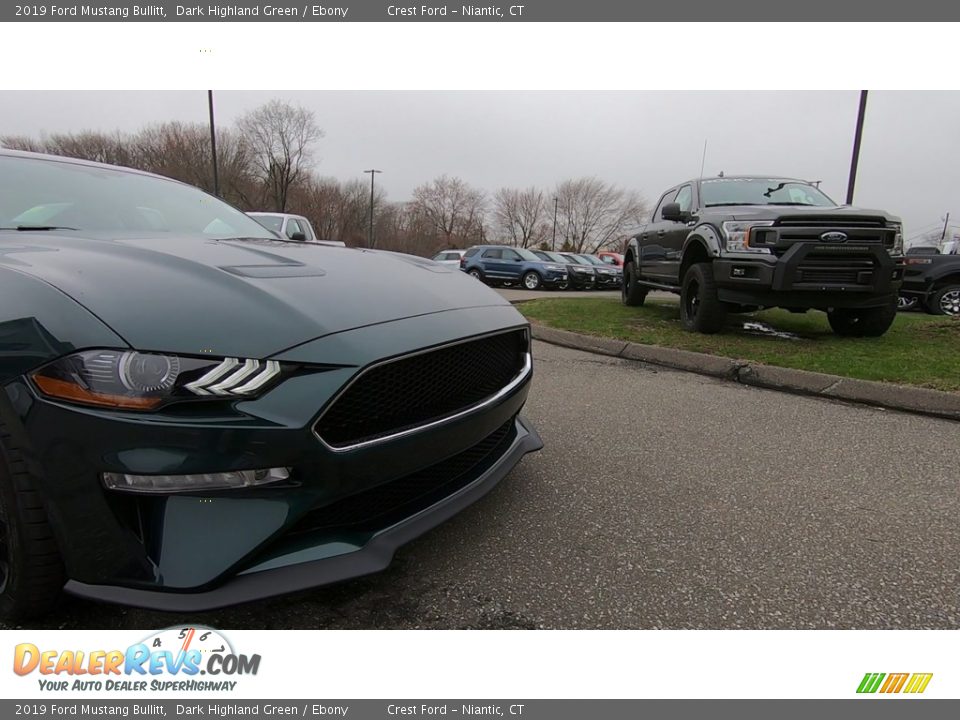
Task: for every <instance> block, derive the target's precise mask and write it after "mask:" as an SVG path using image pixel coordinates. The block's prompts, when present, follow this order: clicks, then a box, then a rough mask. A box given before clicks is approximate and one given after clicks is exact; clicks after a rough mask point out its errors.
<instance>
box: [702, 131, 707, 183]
mask: <svg viewBox="0 0 960 720" xmlns="http://www.w3.org/2000/svg"><path fill="white" fill-rule="evenodd" d="M706 162H707V139H706V138H704V139H703V157H702V158H700V177H703V166H704V165H705V164H706Z"/></svg>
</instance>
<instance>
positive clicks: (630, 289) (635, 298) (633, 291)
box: [620, 262, 650, 307]
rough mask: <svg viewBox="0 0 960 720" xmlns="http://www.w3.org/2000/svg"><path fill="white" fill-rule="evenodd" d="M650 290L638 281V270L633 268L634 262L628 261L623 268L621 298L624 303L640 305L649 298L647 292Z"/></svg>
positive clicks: (633, 305) (631, 305) (634, 305)
mask: <svg viewBox="0 0 960 720" xmlns="http://www.w3.org/2000/svg"><path fill="white" fill-rule="evenodd" d="M648 292H650V291H649V290H648V289H647V288H645V287H644V286H643V285H640V284H639V283H638V282H637V275H636V271H635V270H634V269H633V263H632V262H631V263H627V264H626V265H625V266H624V268H623V282H622V283H621V285H620V300H621V301H622V302H623V304H624V305H629V306H630V307H640V306H641V305H643V303H644V302H645V301H646V299H647V293H648Z"/></svg>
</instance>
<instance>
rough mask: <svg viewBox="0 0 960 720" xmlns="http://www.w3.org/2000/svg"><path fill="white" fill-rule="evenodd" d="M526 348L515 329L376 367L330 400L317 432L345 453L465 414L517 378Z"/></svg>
mask: <svg viewBox="0 0 960 720" xmlns="http://www.w3.org/2000/svg"><path fill="white" fill-rule="evenodd" d="M527 345H528V341H527V333H526V330H514V331H510V332H506V333H500V334H498V335H489V336H486V337H482V338H478V339H476V340H469V341H466V342H461V343H457V344H455V345H447V346H444V347H441V348H437V349H436V350H429V351H426V352H421V353H417V354H414V355H408V356H404V357H401V358H399V359H397V360H391V361H387V362H384V363H382V364H380V365H374V366H373V367H372V368H370V369H369V370H366V371H364V372H362V373H361V374H360V375H359V376H358V377H357V378H356V380H354V382H353V383H352V384H350V385H349V386H347V389H346V390H344V391H343V392H342V393H341V394H340V395H338V396H337V397H336V398H335V399H334V401H333V403H332V404H331V405H330V406H329V407H328V408H327V410H326V411H325V412H324V413H323V415H322V416H321V417H320V419H319V420H318V421H317V424H316V427H315V430H316V433H317V435H318V436H319V437H320V438H321V439H322V440H323V441H324V442H325V443H327V444H328V445H329V446H331V447H333V448H345V447H350V446H352V445H356V444H359V443H363V442H368V441H371V440H376V439H378V438H382V437H386V436H389V435H393V434H396V433H399V432H403V431H404V430H409V429H411V428H416V427H418V426H421V425H426V424H428V423H430V422H433V421H436V420H440V419H442V418H444V417H448V416H450V415H454V414H456V413H457V412H460V411H462V410H466V409H468V408H470V407H472V406H474V405H477V404H479V403H481V402H482V401H484V400H486V399H487V398H489V397H491V396H492V395H495V394H496V393H497V392H499V391H500V390H502V389H503V388H504V387H506V386H507V385H509V384H510V382H511V381H512V380H514V379H515V378H516V377H517V376H518V375H519V374H520V372H521V371H522V370H523V368H524V363H525V355H526V353H527V350H528V347H527Z"/></svg>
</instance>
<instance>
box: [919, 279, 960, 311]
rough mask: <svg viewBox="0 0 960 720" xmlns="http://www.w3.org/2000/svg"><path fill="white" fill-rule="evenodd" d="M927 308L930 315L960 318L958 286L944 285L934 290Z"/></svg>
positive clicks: (959, 288)
mask: <svg viewBox="0 0 960 720" xmlns="http://www.w3.org/2000/svg"><path fill="white" fill-rule="evenodd" d="M927 308H928V312H929V313H930V314H931V315H950V316H952V317H960V285H944V286H943V287H942V288H938V289H937V290H935V291H934V292H933V295H932V296H931V297H930V300H929V301H928V302H927Z"/></svg>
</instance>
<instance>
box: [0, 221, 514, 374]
mask: <svg viewBox="0 0 960 720" xmlns="http://www.w3.org/2000/svg"><path fill="white" fill-rule="evenodd" d="M0 265H7V266H9V267H11V268H15V269H17V270H19V271H21V272H23V273H27V274H29V275H32V276H35V277H37V278H39V279H41V280H43V281H45V282H47V283H50V284H51V285H53V286H55V287H57V288H59V289H60V290H62V291H63V292H64V293H66V294H67V295H69V296H71V297H72V298H73V299H74V300H76V301H77V302H78V303H80V304H82V305H83V306H84V307H86V308H87V309H88V310H90V311H91V312H92V313H94V314H95V315H97V316H98V317H99V318H100V319H101V320H102V321H103V322H104V323H106V324H107V325H109V326H110V327H111V328H112V329H113V330H114V332H116V333H117V334H118V335H120V336H121V337H123V338H124V339H125V340H126V341H127V342H128V343H130V345H131V346H132V347H135V348H137V349H139V350H157V351H164V352H175V353H180V354H194V355H195V354H198V353H212V354H215V355H225V356H238V357H256V358H263V357H268V356H270V355H272V354H275V353H277V352H280V351H281V350H285V349H287V348H289V347H292V346H294V345H298V344H300V343H303V342H307V341H309V340H313V339H315V338H318V337H321V336H323V335H328V334H330V333H336V332H340V331H343V330H348V329H351V328H356V327H361V326H365V325H373V324H377V323H383V322H389V321H392V320H399V319H402V318H407V317H412V316H416V315H425V314H429V313H437V312H444V311H447V310H453V309H458V308H466V307H478V306H489V305H504V304H507V303H506V301H504V300H503V299H502V298H501V297H500V296H499V295H498V294H497V293H495V292H493V291H492V290H490V289H489V288H487V287H486V286H484V285H482V284H481V283H478V282H477V281H476V280H474V279H473V278H470V277H468V276H466V275H465V274H463V273H462V272H460V270H459V269H456V268H446V267H444V266H441V265H437V264H435V263H431V262H429V261H425V260H422V259H420V258H416V257H413V256H407V255H399V254H395V253H385V252H373V251H364V250H354V249H348V248H337V247H326V246H320V245H311V244H306V243H288V242H282V241H273V240H219V241H218V240H209V239H203V238H192V237H186V238H185V237H162V236H161V237H150V238H145V237H123V238H118V237H110V238H99V237H97V238H79V237H75V236H73V235H72V234H69V235H68V234H66V233H64V234H59V235H52V234H50V233H30V234H28V233H17V234H15V235H11V236H0Z"/></svg>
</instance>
